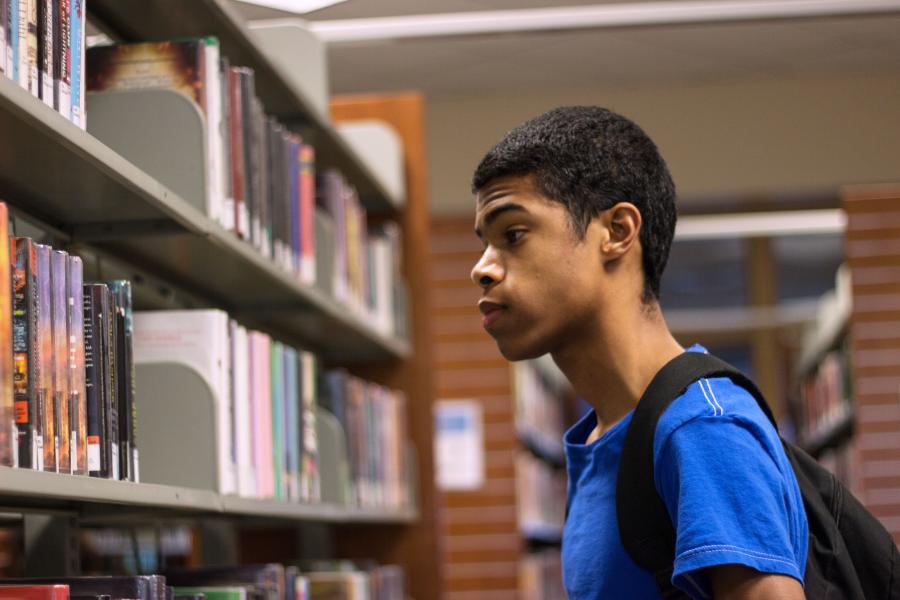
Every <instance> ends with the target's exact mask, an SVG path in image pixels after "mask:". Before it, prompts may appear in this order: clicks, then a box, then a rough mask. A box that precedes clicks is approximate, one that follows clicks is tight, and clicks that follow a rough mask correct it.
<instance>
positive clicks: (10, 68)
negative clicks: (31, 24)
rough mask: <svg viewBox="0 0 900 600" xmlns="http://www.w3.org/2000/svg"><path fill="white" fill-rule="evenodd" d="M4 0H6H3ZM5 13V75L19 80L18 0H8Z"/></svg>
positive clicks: (16, 80)
mask: <svg viewBox="0 0 900 600" xmlns="http://www.w3.org/2000/svg"><path fill="white" fill-rule="evenodd" d="M4 1H6V0H4ZM8 1H9V4H8V7H9V10H8V11H7V13H6V76H7V77H9V78H10V79H12V80H13V81H15V82H17V83H18V81H19V0H8Z"/></svg>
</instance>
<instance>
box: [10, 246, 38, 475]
mask: <svg viewBox="0 0 900 600" xmlns="http://www.w3.org/2000/svg"><path fill="white" fill-rule="evenodd" d="M10 250H11V253H12V255H13V257H14V258H13V259H12V260H14V261H15V269H14V274H13V290H14V296H13V318H12V323H13V340H12V349H13V356H14V361H15V372H14V387H13V389H14V398H15V413H16V428H17V438H18V459H19V461H18V462H19V467H22V468H25V469H35V470H38V471H43V470H44V438H43V435H44V423H43V411H42V410H41V409H40V399H41V357H40V352H41V345H40V338H39V337H38V329H39V326H38V304H37V291H38V282H37V247H36V246H35V244H34V242H33V241H32V240H31V239H30V238H25V237H16V238H13V239H12V240H11V241H10Z"/></svg>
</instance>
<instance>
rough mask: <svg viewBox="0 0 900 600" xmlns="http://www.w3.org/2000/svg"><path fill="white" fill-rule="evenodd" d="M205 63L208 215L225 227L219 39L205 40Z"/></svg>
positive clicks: (209, 38) (223, 145) (210, 38)
mask: <svg viewBox="0 0 900 600" xmlns="http://www.w3.org/2000/svg"><path fill="white" fill-rule="evenodd" d="M204 43H205V56H204V60H205V63H206V145H207V180H208V183H207V187H208V192H207V197H206V214H207V216H209V218H211V219H212V220H213V221H215V222H217V223H220V224H224V223H225V219H224V216H223V213H224V210H225V144H224V140H223V139H222V118H223V116H222V72H221V71H220V70H219V54H220V52H219V40H217V39H216V38H214V37H207V38H204Z"/></svg>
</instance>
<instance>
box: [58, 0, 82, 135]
mask: <svg viewBox="0 0 900 600" xmlns="http://www.w3.org/2000/svg"><path fill="white" fill-rule="evenodd" d="M67 1H68V2H69V5H70V8H71V12H70V14H71V17H70V18H69V25H70V29H71V40H72V41H71V42H70V43H69V58H70V62H71V65H72V66H71V68H70V69H69V72H70V73H71V74H72V81H71V85H70V89H69V90H68V93H69V96H70V97H71V105H72V110H71V111H70V114H71V119H72V121H73V122H74V123H75V124H76V125H78V126H79V127H81V128H82V129H85V128H86V127H87V118H86V111H85V95H84V92H85V81H86V80H87V78H86V77H85V73H84V70H85V68H86V67H85V65H86V64H87V63H86V62H85V51H86V49H87V44H86V43H85V42H86V39H85V37H86V36H85V13H84V2H85V0H67ZM66 93H67V90H66V89H65V88H64V87H61V88H60V97H61V98H62V99H63V101H61V102H60V106H61V107H63V106H64V105H65V95H66ZM62 110H63V108H61V109H60V111H61V112H62ZM63 115H65V113H64V112H63Z"/></svg>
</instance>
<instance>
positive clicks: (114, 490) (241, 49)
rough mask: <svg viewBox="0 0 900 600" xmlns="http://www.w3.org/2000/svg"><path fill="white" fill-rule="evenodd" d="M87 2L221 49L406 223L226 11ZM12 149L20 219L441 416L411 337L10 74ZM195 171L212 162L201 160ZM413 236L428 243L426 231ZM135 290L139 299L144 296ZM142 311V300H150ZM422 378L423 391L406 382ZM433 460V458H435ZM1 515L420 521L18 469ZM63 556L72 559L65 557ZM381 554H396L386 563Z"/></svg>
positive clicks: (6, 473)
mask: <svg viewBox="0 0 900 600" xmlns="http://www.w3.org/2000/svg"><path fill="white" fill-rule="evenodd" d="M89 4H90V6H89V10H90V11H91V13H92V17H95V18H97V19H99V20H101V21H102V22H103V25H104V27H106V28H108V30H109V31H110V32H112V33H113V34H114V37H116V38H118V39H127V40H148V39H164V38H172V37H182V36H186V35H201V34H202V35H216V36H218V37H220V39H221V40H222V50H223V54H225V55H227V56H229V57H230V58H231V59H232V61H233V62H234V63H237V64H242V65H246V66H249V67H251V68H254V69H255V70H256V72H257V74H258V79H257V85H258V92H259V95H260V97H261V99H262V102H263V104H264V105H265V107H266V110H267V111H268V113H270V114H273V115H275V116H278V117H280V118H281V119H282V120H283V122H284V123H285V124H286V125H289V126H291V127H292V128H294V129H295V130H296V131H299V132H302V134H303V136H304V139H305V140H306V141H308V142H311V143H312V144H313V145H314V146H315V148H316V151H317V167H318V168H328V167H335V168H337V169H339V170H340V171H342V173H343V174H344V175H345V176H346V177H347V178H348V180H349V181H351V182H352V183H353V185H354V186H356V188H357V190H358V191H359V194H360V200H361V202H362V204H363V205H364V206H365V207H366V208H367V209H368V210H369V211H370V214H373V215H375V214H378V215H387V216H393V217H399V218H400V221H401V225H403V224H404V218H405V215H406V213H407V212H408V211H404V212H398V211H399V210H400V208H401V205H402V204H403V201H402V199H401V198H397V197H395V196H393V195H392V194H389V193H387V192H386V191H385V189H384V187H383V186H382V185H381V184H380V183H379V181H378V180H377V178H375V177H373V176H372V173H371V172H370V170H369V168H368V167H366V166H365V164H364V163H363V162H362V161H361V160H360V159H359V157H358V156H357V155H356V154H355V152H354V151H352V150H351V149H350V147H349V146H348V145H347V144H346V142H344V141H343V139H342V138H341V137H340V136H339V135H338V133H337V132H336V130H335V129H334V128H333V127H332V126H331V125H330V122H329V118H328V116H327V115H323V114H321V113H320V112H317V111H316V110H315V109H314V108H313V107H312V105H311V104H310V103H309V102H308V101H307V99H306V97H305V95H304V93H303V91H302V90H300V89H298V88H297V87H296V86H295V85H294V84H292V83H291V82H290V79H289V78H288V77H287V76H286V75H285V73H283V72H282V71H281V70H280V68H278V67H276V66H274V65H273V64H272V63H271V62H270V61H268V59H266V58H265V56H264V55H263V53H262V52H261V50H260V49H259V47H258V43H257V41H256V39H255V37H254V36H253V35H252V34H251V33H250V32H249V31H248V30H247V28H246V27H245V26H244V25H243V24H242V23H241V22H240V20H239V19H237V18H236V17H235V16H234V14H233V12H232V10H231V8H230V7H229V6H228V4H227V3H226V2H224V1H217V0H212V1H206V0H203V1H200V2H169V1H166V0H159V1H154V2H143V1H128V2H121V1H116V2H103V1H98V2H92V3H89ZM88 120H89V122H90V117H88ZM0 137H2V138H3V139H5V140H8V143H7V145H8V147H7V148H4V149H3V151H0V173H2V176H0V199H3V200H4V201H6V202H7V203H8V204H9V205H10V207H11V209H12V210H13V212H14V213H15V214H16V215H17V216H21V217H23V218H25V219H26V220H30V221H33V222H34V223H35V224H36V225H37V226H38V228H40V229H43V230H46V231H48V232H51V233H52V235H53V236H55V237H56V238H57V239H58V240H59V242H60V243H62V244H65V245H66V247H67V248H69V249H70V250H73V251H81V250H84V251H85V252H87V253H90V254H92V255H93V254H95V253H96V255H98V256H101V257H103V256H108V257H110V259H111V260H112V261H114V262H115V263H117V264H118V265H125V268H126V269H128V268H133V269H134V272H135V273H143V272H146V273H149V274H150V276H151V277H153V278H154V281H159V282H163V283H164V284H165V285H166V286H169V287H171V288H172V289H173V290H175V291H176V292H183V293H184V295H185V297H190V298H192V299H196V301H199V302H201V303H203V304H205V305H207V306H217V307H221V308H223V309H225V310H227V311H229V313H230V314H231V315H233V316H234V317H235V318H237V319H238V320H239V321H241V322H242V323H243V324H245V325H247V326H250V327H254V328H258V329H260V330H262V331H265V332H268V333H271V334H273V336H274V337H276V338H277V339H279V340H281V341H284V342H286V343H290V344H296V345H299V346H302V347H304V348H306V349H309V350H311V351H313V352H316V353H317V354H318V355H319V356H320V357H321V358H322V359H323V360H324V361H325V362H326V363H327V364H329V365H341V366H351V365H352V366H354V367H355V368H358V369H369V370H370V371H371V372H372V373H373V375H372V377H373V378H374V377H375V375H374V374H375V373H382V374H383V373H386V372H387V373H390V374H392V375H395V377H394V379H393V380H391V383H392V384H393V385H396V386H397V387H401V388H403V389H405V390H406V391H407V393H408V394H409V395H410V397H411V399H412V400H413V402H411V403H410V404H414V401H415V400H417V396H416V395H418V396H419V397H422V398H423V402H424V407H422V408H416V409H415V410H417V411H420V412H421V411H422V410H425V411H429V410H430V403H429V402H430V396H429V394H430V379H429V377H428V375H427V373H424V372H423V370H422V368H421V365H422V363H421V361H419V362H416V360H417V359H416V357H415V355H414V354H413V353H412V347H413V344H412V343H411V342H410V341H408V340H405V339H400V338H398V337H392V336H388V335H383V334H381V333H379V332H378V331H377V330H376V329H374V328H373V327H372V325H371V324H370V323H368V322H367V321H366V319H365V318H364V317H360V316H357V315H356V314H354V313H353V312H351V311H348V310H345V309H344V308H342V307H341V306H340V305H339V304H337V303H336V302H335V301H334V300H333V299H332V298H331V297H330V296H329V295H328V294H326V293H324V292H322V291H321V290H319V289H317V288H314V287H312V286H309V285H304V284H302V283H300V282H299V281H298V280H297V279H296V277H294V276H292V275H291V274H290V273H288V272H286V271H284V270H282V269H280V268H278V267H277V266H275V265H274V264H273V263H271V262H270V261H269V260H268V259H266V258H264V257H263V256H262V255H261V254H260V253H258V252H257V251H256V250H255V249H254V248H252V247H251V246H250V245H248V244H247V243H245V242H242V241H240V240H238V239H237V238H236V237H235V236H234V235H233V234H232V233H230V232H228V231H226V230H225V229H224V228H223V227H221V226H220V225H219V224H218V223H216V222H214V221H213V220H212V219H210V218H208V217H207V216H205V215H204V214H203V213H201V211H199V210H198V209H197V208H195V206H194V205H193V204H192V203H191V202H189V201H188V200H189V198H186V197H184V196H182V195H180V194H178V193H176V192H174V191H173V190H172V189H171V188H169V187H167V186H166V185H165V184H164V183H163V182H162V181H161V180H160V178H159V177H157V176H155V175H154V174H151V173H150V172H148V171H147V170H145V169H142V168H141V167H139V166H138V165H137V164H136V163H137V161H131V160H129V159H128V158H126V157H125V156H124V155H123V153H121V152H117V151H116V150H114V149H112V148H111V147H110V146H109V145H107V144H105V143H103V142H102V141H101V140H100V139H98V138H97V137H95V136H94V135H92V134H91V133H90V132H85V131H83V130H81V129H80V128H78V127H77V126H75V125H73V124H72V123H70V122H69V121H67V120H66V119H64V118H63V117H61V116H60V115H59V114H57V113H56V112H55V111H53V110H52V109H50V108H48V107H47V106H45V105H44V104H43V103H42V102H41V101H40V100H38V99H37V98H34V97H33V96H31V95H30V94H29V93H28V92H26V91H25V90H23V89H21V88H19V86H18V85H17V84H15V83H13V82H11V81H9V80H8V79H6V78H4V77H0ZM179 151H184V150H183V149H180V150H179ZM36 157H40V159H39V160H36ZM201 157H202V154H201ZM193 160H194V162H195V163H197V164H201V165H202V160H201V158H200V157H197V156H195V157H193ZM419 202H420V204H419V206H418V207H416V206H413V207H412V210H413V211H414V212H415V211H418V212H417V213H416V214H418V215H424V214H425V212H424V211H425V210H426V206H425V204H424V198H421V197H420V198H419ZM408 222H409V221H408V219H407V220H406V223H408ZM404 234H406V232H404ZM413 238H414V239H417V238H416V237H415V233H413ZM410 247H411V246H410V242H409V241H407V251H408V252H409V254H412V252H411V250H410ZM412 247H414V246H412ZM407 276H408V279H409V282H410V283H411V284H416V283H417V282H418V281H420V280H416V279H415V277H416V276H417V271H415V270H414V269H413V270H410V269H407ZM136 293H138V294H140V293H141V292H140V289H139V286H138V287H136ZM136 303H137V304H138V305H140V304H141V299H140V298H139V297H138V298H136ZM150 303H151V304H152V301H151V302H150ZM413 310H414V311H415V310H416V308H415V302H414V303H413ZM419 310H421V309H419ZM415 333H416V329H415V327H414V328H413V335H415ZM422 356H423V357H427V353H426V352H422ZM398 373H399V375H397V374H398ZM385 377H386V378H389V379H390V377H389V376H385ZM410 381H412V382H413V383H410V384H409V385H406V383H409V382H410ZM138 419H140V416H139V417H138ZM424 435H425V433H424V431H423V433H422V434H421V436H424ZM421 436H420V437H421ZM423 458H425V459H429V460H430V454H429V453H425V454H424V457H423ZM426 464H427V463H426ZM332 467H335V470H337V468H336V466H335V465H329V464H322V465H321V468H322V469H330V468H332ZM429 473H430V471H429ZM425 481H428V480H427V479H425ZM414 496H415V494H414ZM0 505H2V506H4V507H5V508H8V509H11V510H15V511H17V512H22V513H25V514H26V519H25V522H26V529H27V528H28V519H29V515H31V514H32V513H35V514H40V515H41V516H43V514H44V513H46V514H47V515H49V517H48V518H49V519H51V520H52V519H55V518H57V517H60V518H64V519H66V520H72V519H74V522H76V523H77V522H84V523H89V522H90V523H102V522H108V521H117V522H128V523H131V524H136V523H138V524H139V523H140V522H141V521H142V520H144V519H147V518H148V517H153V518H154V519H161V520H164V519H182V518H190V519H207V518H211V519H213V520H216V521H218V522H221V521H223V520H224V521H225V522H227V523H229V524H235V525H236V524H238V523H240V524H242V526H249V525H248V524H252V523H257V522H275V523H277V524H278V526H279V528H280V529H281V530H283V531H293V532H294V533H295V534H296V528H295V527H294V525H295V524H298V523H304V524H305V523H310V522H313V523H315V524H325V525H329V526H332V525H333V526H338V525H342V526H346V525H352V526H356V525H367V526H372V527H374V526H378V527H386V528H387V529H388V530H389V532H390V533H389V536H390V537H392V538H398V537H400V538H402V537H403V535H404V533H403V532H404V531H405V528H407V527H411V526H414V525H415V524H417V523H419V522H420V521H421V518H422V514H421V510H420V509H419V508H418V507H417V506H415V505H412V506H407V507H405V508H402V509H399V510H397V509H377V508H376V509H373V508H365V509H360V508H357V507H355V506H352V505H350V504H343V503H340V502H336V501H333V500H326V501H323V502H320V503H315V504H301V503H292V502H285V501H275V500H256V499H249V498H241V497H237V496H231V495H221V494H218V493H216V492H213V491H210V490H206V489H197V488H190V487H185V486H179V485H163V484H154V483H132V482H125V481H110V480H103V479H96V478H88V477H79V476H69V475H62V474H55V473H44V472H35V471H27V470H19V469H10V468H0ZM26 533H27V532H26ZM32 537H33V536H32ZM27 538H29V535H26V539H27ZM36 548H38V546H29V545H28V544H26V554H28V553H29V552H30V554H31V555H30V558H29V562H31V563H32V564H35V563H37V562H41V563H43V564H42V565H41V567H42V568H43V569H46V568H50V569H53V568H54V565H58V568H59V572H60V573H63V572H67V573H71V572H73V569H74V572H77V564H75V566H74V567H73V563H72V562H71V557H70V556H66V557H65V558H64V559H62V560H64V561H65V563H63V562H62V561H61V560H59V559H57V558H56V557H53V558H51V557H49V555H48V556H47V557H46V560H44V558H45V557H44V555H43V554H41V555H35V552H36ZM60 554H64V555H65V554H68V552H67V551H65V550H64V549H63V550H61V551H60ZM369 556H372V555H371V554H370V555H369ZM432 556H433V555H432ZM374 557H375V558H376V559H381V560H384V559H385V558H388V559H392V558H394V557H393V556H387V555H385V554H383V553H379V554H375V555H374ZM282 558H292V557H282ZM76 563H77V561H76ZM34 572H35V573H37V571H34ZM421 597H426V596H421Z"/></svg>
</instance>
